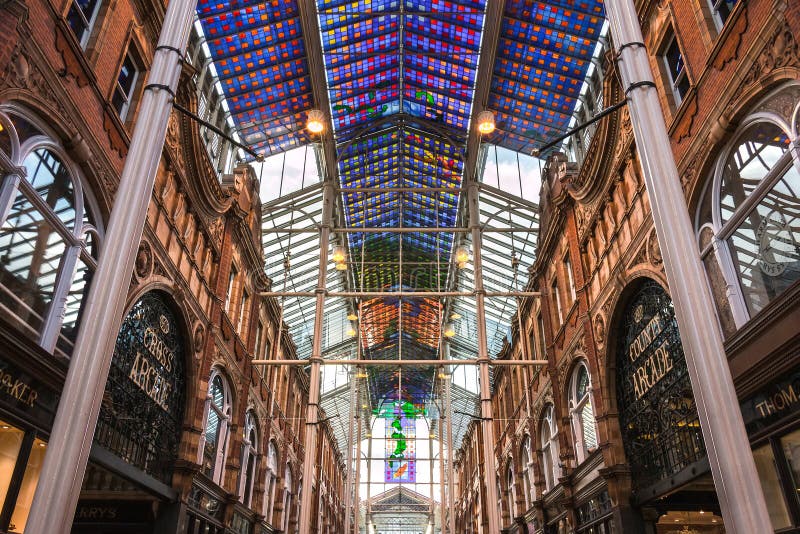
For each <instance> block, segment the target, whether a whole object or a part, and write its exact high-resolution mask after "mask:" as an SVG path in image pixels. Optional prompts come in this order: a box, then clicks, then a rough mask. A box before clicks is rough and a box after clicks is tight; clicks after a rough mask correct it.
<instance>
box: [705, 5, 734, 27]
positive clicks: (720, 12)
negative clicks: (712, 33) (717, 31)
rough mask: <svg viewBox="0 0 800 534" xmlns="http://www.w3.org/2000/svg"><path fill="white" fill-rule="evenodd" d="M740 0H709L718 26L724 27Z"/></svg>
mask: <svg viewBox="0 0 800 534" xmlns="http://www.w3.org/2000/svg"><path fill="white" fill-rule="evenodd" d="M738 1H739V0H709V2H710V3H711V11H712V12H713V13H714V21H715V22H716V24H717V28H722V27H723V26H724V25H725V22H726V21H727V20H728V17H729V16H730V15H731V11H733V8H734V7H735V6H736V2H738Z"/></svg>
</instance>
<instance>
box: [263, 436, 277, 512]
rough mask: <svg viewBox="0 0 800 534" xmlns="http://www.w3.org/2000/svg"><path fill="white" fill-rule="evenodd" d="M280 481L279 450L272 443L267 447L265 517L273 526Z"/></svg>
mask: <svg viewBox="0 0 800 534" xmlns="http://www.w3.org/2000/svg"><path fill="white" fill-rule="evenodd" d="M277 481H278V449H277V448H276V447H275V443H273V442H272V441H270V442H269V445H267V482H266V484H265V485H264V487H265V488H266V491H265V492H264V517H265V518H266V520H267V523H269V524H270V525H271V524H272V510H273V507H274V506H275V486H276V485H277Z"/></svg>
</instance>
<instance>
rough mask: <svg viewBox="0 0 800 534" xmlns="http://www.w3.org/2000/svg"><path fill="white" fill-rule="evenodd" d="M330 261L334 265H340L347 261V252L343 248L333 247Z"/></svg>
mask: <svg viewBox="0 0 800 534" xmlns="http://www.w3.org/2000/svg"><path fill="white" fill-rule="evenodd" d="M331 259H332V260H333V261H334V262H336V263H342V262H343V261H344V260H346V259H347V251H346V250H345V248H344V247H333V254H332V255H331Z"/></svg>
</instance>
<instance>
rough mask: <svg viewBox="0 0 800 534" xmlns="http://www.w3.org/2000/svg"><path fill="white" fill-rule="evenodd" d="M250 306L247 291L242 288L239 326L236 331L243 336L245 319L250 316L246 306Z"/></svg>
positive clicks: (245, 324)
mask: <svg viewBox="0 0 800 534" xmlns="http://www.w3.org/2000/svg"><path fill="white" fill-rule="evenodd" d="M249 304H250V295H249V294H248V293H247V289H245V288H242V300H241V302H240V303H239V326H238V327H237V330H238V331H239V333H240V334H242V335H244V329H245V327H246V326H247V319H248V318H249V316H250V313H249V310H248V305H249Z"/></svg>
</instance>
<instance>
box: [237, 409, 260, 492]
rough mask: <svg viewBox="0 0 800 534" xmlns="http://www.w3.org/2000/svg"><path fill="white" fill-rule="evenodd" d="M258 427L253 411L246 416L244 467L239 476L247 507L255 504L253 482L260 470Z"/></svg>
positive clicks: (243, 443)
mask: <svg viewBox="0 0 800 534" xmlns="http://www.w3.org/2000/svg"><path fill="white" fill-rule="evenodd" d="M257 460H258V426H257V423H256V414H255V413H253V411H252V410H248V412H247V413H246V414H245V416H244V432H243V435H242V467H241V472H240V476H239V496H240V498H241V500H242V503H243V504H244V505H245V506H250V505H251V504H252V502H253V482H254V481H255V478H256V469H257V468H258V463H257Z"/></svg>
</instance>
